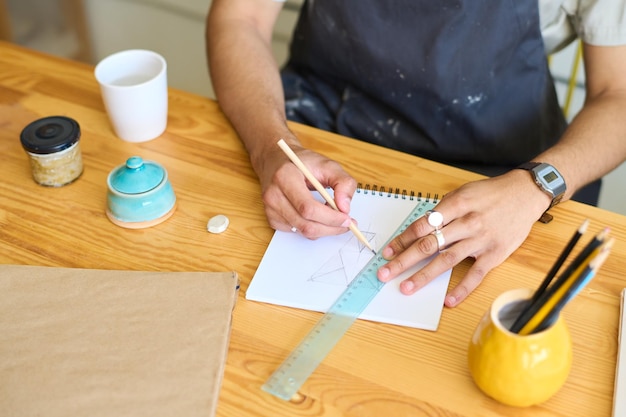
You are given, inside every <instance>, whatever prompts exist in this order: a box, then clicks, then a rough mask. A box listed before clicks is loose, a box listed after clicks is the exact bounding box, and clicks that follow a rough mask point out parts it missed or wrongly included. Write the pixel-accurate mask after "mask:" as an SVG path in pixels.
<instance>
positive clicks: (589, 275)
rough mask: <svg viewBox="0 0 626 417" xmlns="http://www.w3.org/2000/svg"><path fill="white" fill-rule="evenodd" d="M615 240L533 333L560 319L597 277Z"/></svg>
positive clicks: (588, 266) (602, 251) (583, 273)
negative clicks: (564, 310) (567, 306)
mask: <svg viewBox="0 0 626 417" xmlns="http://www.w3.org/2000/svg"><path fill="white" fill-rule="evenodd" d="M614 241H615V240H614V239H610V240H609V241H608V242H606V243H604V244H603V245H602V248H601V249H600V251H599V253H598V254H597V255H596V256H595V257H594V258H593V259H592V260H591V261H590V262H589V265H587V267H586V268H585V269H584V271H582V273H581V274H580V276H578V277H577V278H576V280H575V281H574V283H573V285H572V286H571V287H570V288H569V289H568V290H567V291H566V292H565V293H564V294H563V296H562V297H561V299H559V300H558V301H557V303H556V304H555V306H554V307H553V308H552V309H551V310H550V311H549V312H548V314H547V315H546V317H545V318H544V319H543V320H542V321H541V323H539V324H538V325H537V326H536V327H535V329H534V330H531V333H538V332H540V331H542V330H545V329H547V328H548V327H550V326H551V325H552V324H553V323H554V322H555V321H556V319H557V318H558V317H559V314H560V313H561V310H563V308H564V307H565V306H566V305H567V303H569V302H570V301H571V300H572V299H573V298H574V297H575V296H576V295H577V294H578V293H579V292H580V291H581V290H582V289H583V288H584V287H585V286H586V285H587V283H589V281H591V280H592V279H593V277H594V276H595V275H596V273H597V272H598V270H599V269H600V267H601V266H602V264H604V261H606V258H607V257H608V256H609V253H610V252H611V247H612V246H613V242H614Z"/></svg>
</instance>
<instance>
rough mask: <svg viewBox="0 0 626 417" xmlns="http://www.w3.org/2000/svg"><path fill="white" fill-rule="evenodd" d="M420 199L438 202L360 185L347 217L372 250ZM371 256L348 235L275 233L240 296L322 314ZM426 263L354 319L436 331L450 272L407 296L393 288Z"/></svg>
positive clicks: (385, 290)
mask: <svg viewBox="0 0 626 417" xmlns="http://www.w3.org/2000/svg"><path fill="white" fill-rule="evenodd" d="M331 191H332V190H331ZM312 193H313V195H314V196H315V197H316V198H317V199H319V201H321V202H323V201H324V200H323V199H322V197H321V196H320V195H319V194H318V193H317V192H315V191H314V192H312ZM424 201H429V202H438V196H436V195H435V196H431V195H429V194H427V195H422V194H419V193H414V192H407V191H406V190H401V189H397V188H385V187H378V186H371V187H370V186H368V185H365V186H360V187H359V188H358V189H357V192H356V193H355V194H354V197H353V199H352V204H351V210H350V215H351V216H352V217H353V218H354V219H356V220H357V222H358V225H359V230H360V231H361V232H362V233H363V235H364V236H365V237H366V238H367V240H368V242H369V243H370V244H371V246H372V247H373V248H374V250H375V251H376V252H378V251H379V250H381V249H382V246H383V245H384V244H385V243H386V242H387V240H388V239H389V238H390V237H391V236H392V235H393V233H394V232H395V231H396V229H397V228H398V227H399V226H400V224H401V223H402V222H403V221H404V220H405V219H406V217H407V216H408V215H409V214H410V213H411V211H412V210H413V209H414V208H415V206H416V205H417V204H419V203H421V202H424ZM372 256H373V254H372V253H371V252H370V251H369V250H367V248H365V246H364V245H363V244H362V243H360V242H359V241H358V240H357V238H356V237H355V236H354V235H353V234H352V233H349V232H348V233H344V234H342V235H339V236H328V237H324V238H321V239H317V240H309V239H306V238H305V237H303V236H302V235H300V234H297V233H292V232H281V231H276V232H275V233H274V236H273V237H272V240H271V242H270V244H269V246H268V247H267V250H266V252H265V255H264V256H263V259H262V260H261V263H260V265H259V268H258V269H257V271H256V273H255V275H254V277H253V278H252V282H251V283H250V286H249V287H248V290H247V291H246V298H247V299H248V300H253V301H260V302H265V303H270V304H277V305H283V306H288V307H294V308H301V309H305V310H313V311H319V312H326V311H327V310H328V309H329V308H330V306H331V305H332V304H333V302H334V301H335V300H336V299H337V298H338V297H339V295H341V293H342V292H343V291H344V290H345V289H346V287H347V286H348V284H349V283H350V281H351V280H352V279H353V278H354V277H355V276H356V275H357V274H358V273H359V271H360V270H361V269H362V268H363V266H365V264H366V263H367V262H368V261H369V260H370V258H371V257H372ZM428 261H429V260H426V261H424V262H422V263H420V264H418V265H416V266H415V267H413V268H411V269H410V270H409V271H407V272H405V273H404V274H402V275H401V276H400V277H398V278H396V279H394V280H392V281H390V282H389V283H387V284H386V285H385V286H384V287H383V288H382V289H381V291H380V293H379V294H378V295H377V296H376V298H374V300H372V302H371V303H370V304H369V305H368V306H367V308H366V309H365V311H363V313H362V314H361V315H360V316H359V318H361V319H365V320H371V321H378V322H383V323H390V324H395V325H400V326H407V327H414V328H420V329H426V330H436V329H437V327H438V325H439V320H440V318H441V312H442V309H443V301H444V298H445V295H446V291H447V288H448V283H449V281H450V274H451V271H447V272H445V273H443V274H441V275H440V276H439V277H437V278H436V279H435V280H433V281H432V282H430V283H429V284H428V285H426V286H425V287H424V288H422V289H421V290H419V291H418V292H416V293H415V294H413V295H411V296H406V295H403V294H401V293H400V289H399V285H400V282H402V281H403V280H404V279H405V278H406V277H408V276H410V275H411V274H413V273H415V272H416V271H417V270H418V269H419V268H421V267H422V266H424V265H425V264H426V263H427V262H428Z"/></svg>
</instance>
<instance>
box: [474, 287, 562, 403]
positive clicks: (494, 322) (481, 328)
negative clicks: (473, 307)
mask: <svg viewBox="0 0 626 417" xmlns="http://www.w3.org/2000/svg"><path fill="white" fill-rule="evenodd" d="M532 294H533V291H532V290H531V289H517V290H511V291H507V292H505V293H503V294H501V295H500V296H499V297H498V298H496V300H495V301H494V302H493V304H492V305H491V309H490V310H489V311H487V313H486V314H485V316H484V317H483V319H482V320H481V321H480V323H479V324H478V327H477V328H476V330H475V331H474V335H473V337H472V340H471V341H470V345H469V352H468V359H469V368H470V372H471V374H472V377H473V378H474V382H476V385H478V387H479V388H480V389H481V390H482V391H483V392H484V393H485V394H487V395H489V396H490V397H492V398H493V399H495V400H497V401H499V402H501V403H503V404H507V405H512V406H517V407H527V406H531V405H535V404H539V403H542V402H544V401H546V400H547V399H549V398H550V397H551V396H552V395H554V394H555V393H556V392H557V391H558V390H559V389H560V388H561V386H563V384H564V383H565V380H566V379H567V376H568V374H569V371H570V367H571V364H572V341H571V338H570V334H569V331H568V329H567V326H566V325H565V322H564V321H563V319H562V317H559V318H558V319H557V321H556V322H555V323H554V324H553V325H552V326H550V327H549V328H547V329H545V330H543V331H541V332H539V333H536V334H531V335H527V336H520V335H518V334H515V333H511V332H510V331H509V330H508V328H509V327H510V326H511V324H512V323H513V321H514V320H515V318H516V317H517V316H518V315H519V312H520V311H521V309H522V308H523V307H524V306H525V305H526V303H527V301H528V300H529V299H530V298H531V297H532Z"/></svg>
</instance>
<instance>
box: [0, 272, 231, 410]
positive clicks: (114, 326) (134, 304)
mask: <svg viewBox="0 0 626 417" xmlns="http://www.w3.org/2000/svg"><path fill="white" fill-rule="evenodd" d="M237 288H238V279H237V274H236V273H234V272H224V273H211V272H182V273H165V272H164V273H161V272H129V271H104V270H87V269H65V268H48V267H31V266H8V265H3V266H0V410H2V412H1V413H2V415H6V416H14V417H16V416H37V415H41V416H44V415H45V416H47V417H52V416H64V417H67V416H90V417H97V416H135V417H136V416H151V417H156V416H185V417H192V416H205V417H206V416H213V415H214V414H215V409H216V406H217V398H218V394H219V390H220V385H221V380H222V376H223V372H224V365H225V360H226V353H227V349H228V341H229V336H230V328H231V319H232V311H233V308H234V305H235V301H236V297H237Z"/></svg>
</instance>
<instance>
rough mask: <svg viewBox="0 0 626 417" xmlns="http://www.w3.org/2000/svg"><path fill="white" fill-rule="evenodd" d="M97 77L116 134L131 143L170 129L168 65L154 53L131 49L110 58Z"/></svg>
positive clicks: (100, 68) (142, 140)
mask: <svg viewBox="0 0 626 417" xmlns="http://www.w3.org/2000/svg"><path fill="white" fill-rule="evenodd" d="M94 74H95V77H96V80H98V83H99V84H100V91H101V93H102V100H103V101H104V106H105V107H106V111H107V114H108V115H109V119H110V121H111V124H112V125H113V130H114V131H115V134H116V135H117V136H118V137H119V138H121V139H123V140H126V141H129V142H145V141H148V140H151V139H154V138H156V137H157V136H160V135H161V134H162V133H163V132H164V131H165V127H166V126H167V63H166V61H165V59H164V58H163V57H162V56H161V55H159V54H157V53H156V52H153V51H148V50H143V49H131V50H126V51H121V52H117V53H114V54H112V55H109V56H107V57H106V58H104V59H103V60H102V61H100V62H99V63H98V65H96V69H95V72H94Z"/></svg>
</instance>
